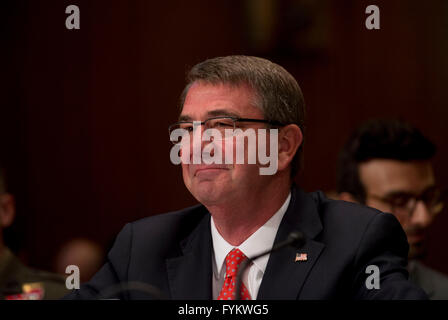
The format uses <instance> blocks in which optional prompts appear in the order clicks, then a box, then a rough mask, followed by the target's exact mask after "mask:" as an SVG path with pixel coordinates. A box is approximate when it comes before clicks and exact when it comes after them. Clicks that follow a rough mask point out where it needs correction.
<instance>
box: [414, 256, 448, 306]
mask: <svg viewBox="0 0 448 320" xmlns="http://www.w3.org/2000/svg"><path fill="white" fill-rule="evenodd" d="M410 278H411V279H412V281H414V282H415V283H416V284H417V285H419V286H421V287H422V288H423V289H424V290H425V291H426V292H427V294H428V296H429V298H430V299H436V300H437V299H443V300H446V299H448V276H447V275H446V274H443V273H441V272H439V271H437V270H434V269H432V268H430V267H428V266H426V265H424V264H423V263H420V262H418V261H415V262H414V265H413V268H412V269H411V272H410Z"/></svg>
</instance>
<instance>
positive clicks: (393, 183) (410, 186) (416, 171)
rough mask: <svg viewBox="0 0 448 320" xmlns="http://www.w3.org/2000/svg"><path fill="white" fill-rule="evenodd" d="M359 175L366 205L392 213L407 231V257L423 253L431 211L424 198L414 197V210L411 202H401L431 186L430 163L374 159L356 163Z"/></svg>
mask: <svg viewBox="0 0 448 320" xmlns="http://www.w3.org/2000/svg"><path fill="white" fill-rule="evenodd" d="M359 175H360V179H361V182H362V184H363V186H364V188H365V191H366V205H368V206H370V207H373V208H377V209H379V210H381V211H384V212H391V213H393V214H394V215H395V216H396V217H397V219H398V221H399V222H400V223H401V225H402V227H403V229H404V231H405V232H406V235H407V239H408V242H409V246H410V250H409V258H418V257H421V256H423V255H424V254H425V246H424V244H425V243H424V240H425V231H426V229H427V227H429V225H430V224H431V223H432V221H433V218H434V214H433V213H432V212H431V210H430V208H428V206H427V205H425V204H424V202H423V201H417V202H416V204H415V206H414V209H413V210H412V207H413V206H410V208H411V210H409V206H408V209H406V208H405V205H404V204H405V203H406V201H407V199H409V198H412V197H413V196H415V197H419V196H421V195H423V194H425V193H428V192H431V190H432V189H433V188H434V173H433V170H432V166H431V164H430V163H429V162H428V161H409V162H404V161H397V160H388V159H373V160H370V161H368V162H365V163H362V164H360V165H359ZM411 203H412V202H411ZM400 205H401V208H400Z"/></svg>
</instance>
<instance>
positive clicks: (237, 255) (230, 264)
mask: <svg viewBox="0 0 448 320" xmlns="http://www.w3.org/2000/svg"><path fill="white" fill-rule="evenodd" d="M245 259H247V257H246V255H245V254H244V253H243V252H242V251H241V250H240V249H237V248H235V249H233V250H232V251H230V252H229V253H228V254H227V257H226V278H229V277H232V278H233V277H236V274H237V272H238V269H239V267H240V265H241V262H243V261H244V260H245Z"/></svg>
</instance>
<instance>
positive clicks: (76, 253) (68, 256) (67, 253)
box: [54, 238, 104, 283]
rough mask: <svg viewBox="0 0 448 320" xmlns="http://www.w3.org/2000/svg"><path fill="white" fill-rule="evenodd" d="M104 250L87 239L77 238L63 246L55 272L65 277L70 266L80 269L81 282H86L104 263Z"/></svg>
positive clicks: (58, 254)
mask: <svg viewBox="0 0 448 320" xmlns="http://www.w3.org/2000/svg"><path fill="white" fill-rule="evenodd" d="M103 260H104V250H103V248H102V247H101V246H100V245H98V244H97V243H96V242H94V241H92V240H89V239H87V238H75V239H72V240H70V241H68V242H66V243H65V244H63V245H62V246H61V248H60V250H59V251H58V253H57V255H56V259H55V263H54V269H55V272H57V273H59V274H62V275H65V274H66V268H67V266H69V265H75V266H77V267H78V268H79V276H80V281H81V283H82V282H86V281H89V280H90V278H91V277H92V276H93V275H94V274H95V273H96V272H97V271H98V270H99V269H100V267H101V266H102V264H103V263H104V261H103Z"/></svg>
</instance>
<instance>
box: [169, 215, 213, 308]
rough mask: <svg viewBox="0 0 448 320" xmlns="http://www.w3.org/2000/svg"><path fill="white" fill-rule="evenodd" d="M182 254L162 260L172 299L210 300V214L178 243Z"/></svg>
mask: <svg viewBox="0 0 448 320" xmlns="http://www.w3.org/2000/svg"><path fill="white" fill-rule="evenodd" d="M181 250H182V255H180V256H178V257H174V258H169V259H167V260H166V265H167V272H168V281H169V286H170V291H171V296H172V299H175V300H181V299H194V300H196V299H211V298H212V292H211V291H212V255H211V254H212V239H211V233H210V214H209V213H208V212H207V213H206V215H204V217H203V218H202V220H201V222H200V223H199V225H198V227H197V228H196V229H195V230H194V231H193V232H192V233H191V234H190V236H189V237H187V238H186V239H185V240H184V241H182V242H181Z"/></svg>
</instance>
